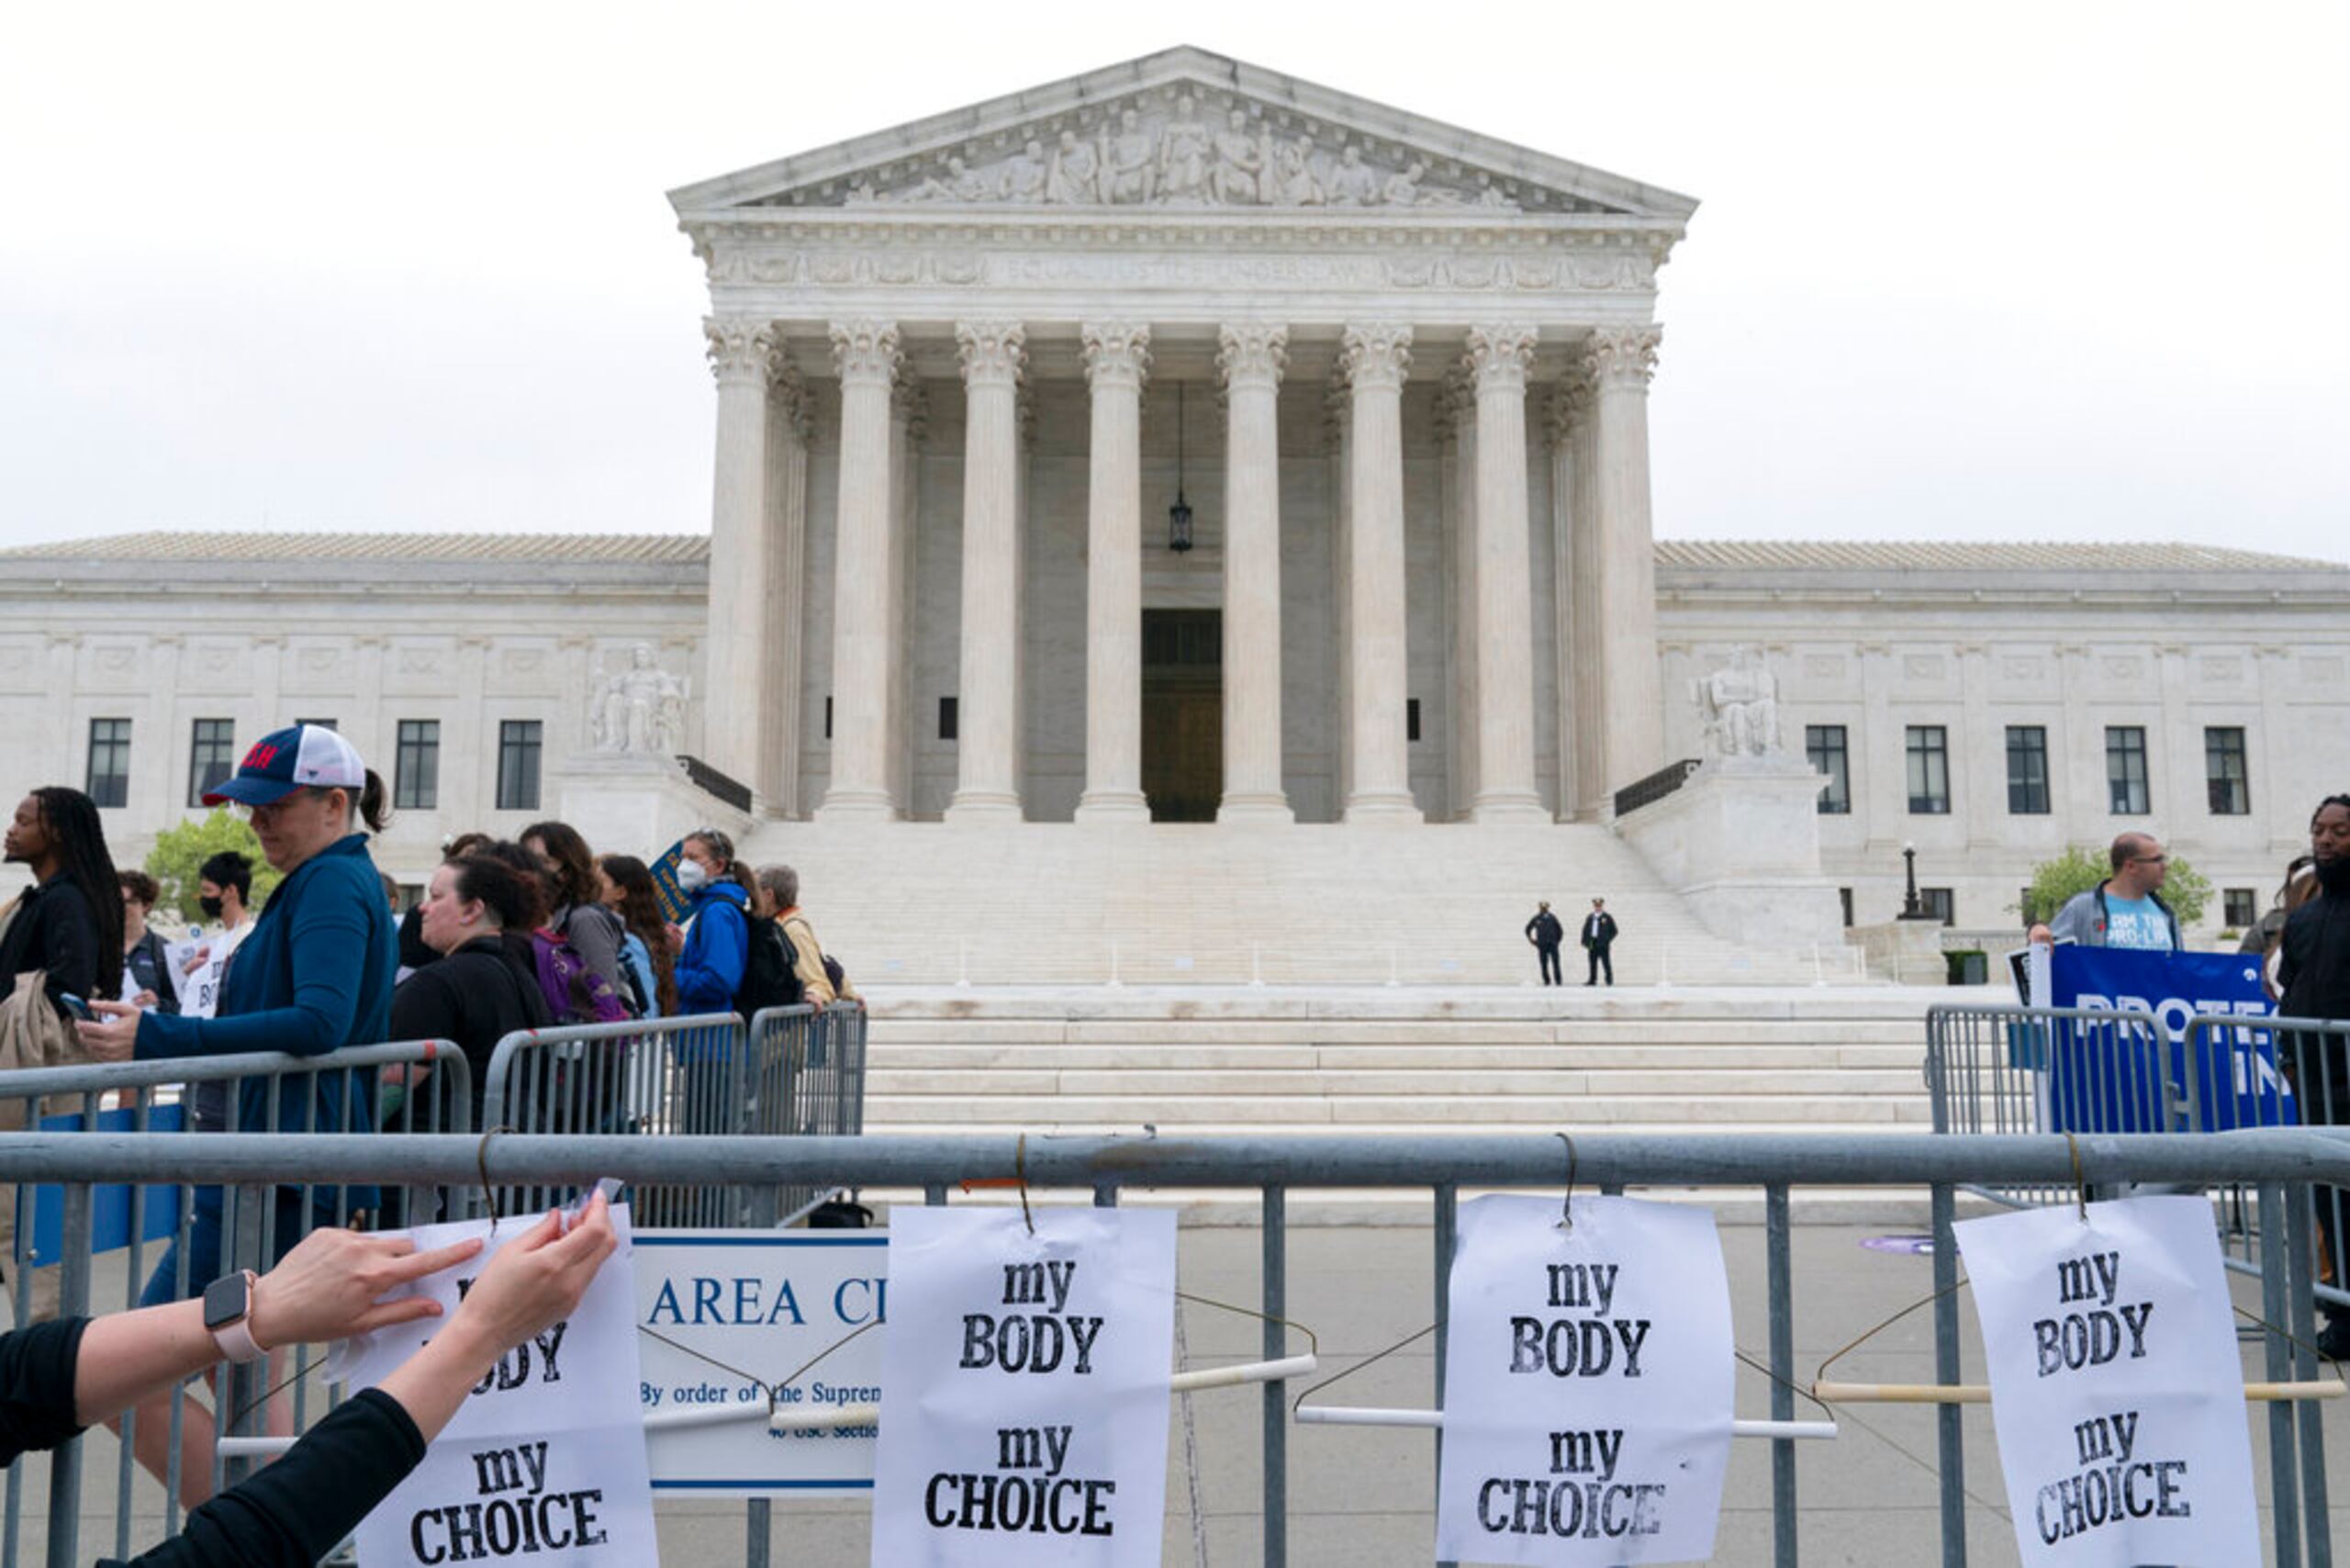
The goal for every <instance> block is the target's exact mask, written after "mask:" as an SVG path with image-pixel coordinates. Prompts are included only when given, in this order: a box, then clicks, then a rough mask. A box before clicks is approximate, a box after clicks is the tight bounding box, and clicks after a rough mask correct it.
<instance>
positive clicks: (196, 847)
mask: <svg viewBox="0 0 2350 1568" xmlns="http://www.w3.org/2000/svg"><path fill="white" fill-rule="evenodd" d="M224 849H233V850H235V851H236V852H237V853H238V854H240V855H241V856H243V857H245V858H246V859H248V860H251V861H252V863H253V893H252V899H250V900H249V901H247V902H249V904H250V906H251V907H252V908H254V909H259V908H260V907H261V906H262V903H263V901H264V900H266V899H267V898H268V897H269V895H270V893H271V891H272V890H274V889H275V888H276V886H277V883H278V875H277V868H275V867H274V866H272V865H271V864H270V863H269V862H268V861H267V860H265V859H263V858H262V853H261V840H260V839H258V838H256V837H254V836H253V830H252V826H251V825H250V824H249V823H246V821H245V820H244V819H243V818H242V817H241V816H238V815H237V814H236V813H235V812H231V811H229V810H228V809H227V808H226V807H222V808H219V809H218V810H216V811H214V812H212V813H211V814H210V815H208V816H201V817H190V818H188V819H187V820H186V821H185V822H184V823H180V824H179V825H178V826H177V827H169V828H165V829H164V830H163V831H162V832H161V833H159V834H156V835H155V847H154V848H152V849H151V850H149V851H148V852H147V874H148V875H149V876H151V877H152V878H154V879H155V880H156V881H157V882H159V883H161V884H162V890H163V894H162V900H163V902H162V909H165V910H175V911H177V912H178V913H179V915H180V918H182V919H183V920H197V919H201V918H202V916H203V912H202V911H201V910H200V909H199V908H197V906H196V881H197V877H196V870H197V868H199V867H201V866H202V865H203V864H204V863H205V862H206V861H207V860H209V859H211V858H212V857H214V856H215V855H218V854H219V853H220V852H221V851H222V850H224ZM159 913H160V912H159Z"/></svg>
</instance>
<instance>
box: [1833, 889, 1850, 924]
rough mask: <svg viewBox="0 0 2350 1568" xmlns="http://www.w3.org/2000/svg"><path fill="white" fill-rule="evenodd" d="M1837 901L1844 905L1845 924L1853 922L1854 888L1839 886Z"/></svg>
mask: <svg viewBox="0 0 2350 1568" xmlns="http://www.w3.org/2000/svg"><path fill="white" fill-rule="evenodd" d="M1836 902H1838V903H1841V904H1842V905H1843V906H1844V924H1846V925H1850V924H1852V889H1850V888H1839V889H1837V890H1836Z"/></svg>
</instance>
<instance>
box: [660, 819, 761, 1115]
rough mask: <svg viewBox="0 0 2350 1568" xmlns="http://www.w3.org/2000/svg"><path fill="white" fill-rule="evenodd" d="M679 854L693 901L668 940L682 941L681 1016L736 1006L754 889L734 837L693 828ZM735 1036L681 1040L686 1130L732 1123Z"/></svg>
mask: <svg viewBox="0 0 2350 1568" xmlns="http://www.w3.org/2000/svg"><path fill="white" fill-rule="evenodd" d="M678 855H679V858H678V860H677V886H678V887H680V888H682V889H683V890H685V891H686V893H687V894H688V896H689V897H690V898H691V899H692V900H693V902H692V903H691V904H690V905H689V906H688V912H687V917H686V918H687V921H688V924H687V927H686V931H685V934H684V935H683V936H682V937H677V936H672V937H671V939H670V940H671V944H672V946H676V947H677V971H676V976H675V978H676V980H677V1014H678V1016H680V1017H690V1016H692V1015H693V1014H697V1013H732V1012H733V1011H734V996H735V993H736V992H737V991H741V990H742V989H743V971H744V968H745V967H746V966H747V965H748V964H749V962H750V951H751V926H750V907H751V894H750V890H749V889H747V888H745V887H744V885H743V883H742V881H741V879H740V878H739V875H738V874H737V872H736V871H735V869H734V846H733V843H732V842H731V841H730V840H729V839H728V838H727V836H726V835H725V834H722V833H721V832H719V831H718V830H717V829H716V828H714V827H705V828H697V829H696V830H695V831H693V832H692V833H689V834H687V835H686V838H685V843H684V845H683V846H682V848H681V849H680V850H679V852H678ZM673 929H674V928H673ZM732 1038H733V1036H732V1035H731V1033H730V1032H728V1031H725V1030H720V1029H711V1030H706V1031H705V1030H699V1029H697V1030H694V1031H692V1032H691V1033H689V1034H688V1035H685V1036H681V1037H680V1038H679V1039H678V1041H677V1060H678V1062H679V1064H680V1065H681V1066H683V1067H684V1069H685V1085H684V1088H685V1097H686V1103H685V1106H684V1114H682V1115H681V1116H680V1117H679V1118H678V1121H679V1124H680V1126H681V1127H682V1130H684V1131H686V1132H688V1133H716V1132H727V1131H731V1130H733V1116H734V1114H735V1113H737V1112H739V1111H740V1109H741V1105H742V1092H741V1090H740V1088H739V1086H737V1085H736V1084H735V1083H734V1082H733V1062H732V1060H731V1059H730V1054H729V1051H728V1045H729V1043H730V1042H731V1040H732Z"/></svg>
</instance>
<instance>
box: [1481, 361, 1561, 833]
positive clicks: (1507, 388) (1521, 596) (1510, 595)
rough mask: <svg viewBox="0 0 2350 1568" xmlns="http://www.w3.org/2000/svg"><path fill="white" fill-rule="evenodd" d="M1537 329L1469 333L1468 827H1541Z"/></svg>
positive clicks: (1545, 814) (1543, 815)
mask: <svg viewBox="0 0 2350 1568" xmlns="http://www.w3.org/2000/svg"><path fill="white" fill-rule="evenodd" d="M1533 357H1534V329H1533V328H1532V327H1472V328H1471V329H1470V330H1469V353H1468V364H1469V371H1470V374H1471V375H1472V376H1473V377H1474V378H1475V382H1476V387H1477V476H1476V490H1477V554H1476V572H1477V660H1476V664H1477V793H1476V795H1475V797H1474V798H1473V799H1472V801H1471V802H1470V813H1469V814H1470V816H1471V818H1472V820H1474V821H1477V822H1481V823H1486V822H1545V821H1548V820H1549V815H1550V813H1548V812H1545V811H1544V810H1543V809H1542V799H1541V797H1540V796H1539V795H1538V794H1536V793H1535V790H1534V668H1533V663H1534V606H1533V594H1532V591H1531V589H1530V588H1528V586H1527V574H1528V572H1529V571H1530V570H1531V567H1530V566H1529V562H1530V561H1531V560H1532V554H1531V543H1530V536H1529V535H1528V533H1527V526H1528V525H1527V515H1526V508H1527V494H1526V366H1527V363H1528V362H1529V361H1531V360H1532V359H1533Z"/></svg>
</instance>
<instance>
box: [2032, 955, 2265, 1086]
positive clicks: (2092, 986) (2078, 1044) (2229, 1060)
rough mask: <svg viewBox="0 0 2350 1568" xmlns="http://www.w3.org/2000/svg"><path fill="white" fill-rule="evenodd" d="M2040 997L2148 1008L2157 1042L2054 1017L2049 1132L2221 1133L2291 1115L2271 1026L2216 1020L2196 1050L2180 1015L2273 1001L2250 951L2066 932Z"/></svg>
mask: <svg viewBox="0 0 2350 1568" xmlns="http://www.w3.org/2000/svg"><path fill="white" fill-rule="evenodd" d="M2048 1005H2050V1006H2053V1007H2072V1008H2083V1009H2087V1010H2089V1011H2114V1012H2134V1013H2143V1014H2151V1015H2152V1016H2153V1018H2154V1034H2155V1036H2156V1038H2157V1040H2158V1042H2159V1043H2158V1044H2157V1045H2156V1046H2155V1047H2154V1053H2158V1054H2153V1053H2149V1052H2148V1051H2147V1050H2145V1049H2143V1048H2142V1047H2137V1048H2133V1047H2132V1043H2131V1040H2132V1037H2131V1036H2117V1035H2116V1034H2114V1033H2113V1032H2111V1031H2109V1030H2101V1029H2100V1030H2082V1029H2078V1028H2076V1027H2073V1026H2072V1025H2059V1027H2058V1029H2057V1031H2056V1039H2055V1040H2054V1042H2053V1047H2052V1049H2051V1052H2050V1060H2049V1064H2048V1084H2047V1101H2048V1105H2049V1107H2050V1115H2049V1118H2048V1121H2047V1124H2046V1125H2047V1129H2048V1130H2049V1131H2051V1132H2171V1131H2186V1130H2192V1131H2197V1132H2222V1131H2226V1130H2229V1129H2231V1128H2234V1127H2248V1126H2291V1125H2293V1123H2294V1122H2295V1121H2296V1120H2298V1117H2297V1115H2296V1114H2295V1110H2294V1106H2293V1103H2292V1090H2291V1088H2290V1086H2289V1085H2288V1084H2287V1083H2286V1081H2285V1079H2284V1075H2283V1074H2282V1073H2281V1072H2280V1071H2279V1070H2277V1049H2276V1045H2275V1042H2274V1040H2273V1039H2272V1038H2271V1037H2270V1036H2269V1035H2268V1033H2267V1031H2266V1030H2263V1029H2258V1028H2255V1027H2254V1026H2253V1025H2252V1024H2251V1023H2250V1022H2247V1023H2246V1025H2244V1026H2243V1027H2241V1028H2231V1029H2214V1030H2212V1031H2210V1033H2209V1035H2208V1036H2206V1037H2205V1038H2204V1040H2203V1041H2202V1043H2201V1047H2200V1049H2199V1053H2198V1055H2199V1059H2198V1060H2197V1061H2195V1062H2194V1063H2192V1064H2191V1066H2190V1064H2189V1063H2188V1059H2187V1056H2188V1039H2187V1024H2188V1019H2190V1018H2193V1017H2195V1016H2196V1015H2197V1014H2216V1015H2221V1016H2228V1017H2240V1018H2244V1019H2246V1020H2247V1021H2249V1020H2254V1019H2259V1018H2264V1017H2266V1016H2267V1015H2268V1014H2270V1013H2271V1012H2272V1011H2273V1010H2272V1008H2271V1006H2270V1004H2269V1001H2268V993H2267V991H2266V989H2265V988H2264V987H2263V986H2262V984H2261V978H2260V960H2259V959H2258V958H2256V957H2253V956H2250V955H2246V954H2243V953H2165V952H2145V951H2139V950H2136V949H2132V948H2126V947H2085V946H2076V945H2073V944H2069V943H2068V944H2066V945H2065V946H2059V947H2056V948H2055V949H2054V950H2053V952H2052V953H2051V954H2050V956H2049V1001H2048ZM2139 1038H2143V1036H2139Z"/></svg>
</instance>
